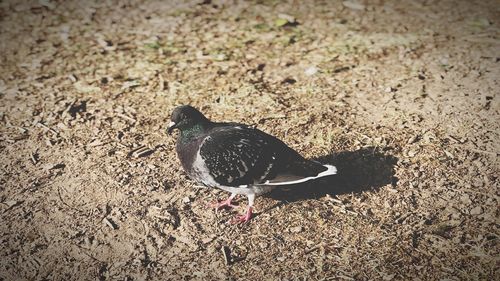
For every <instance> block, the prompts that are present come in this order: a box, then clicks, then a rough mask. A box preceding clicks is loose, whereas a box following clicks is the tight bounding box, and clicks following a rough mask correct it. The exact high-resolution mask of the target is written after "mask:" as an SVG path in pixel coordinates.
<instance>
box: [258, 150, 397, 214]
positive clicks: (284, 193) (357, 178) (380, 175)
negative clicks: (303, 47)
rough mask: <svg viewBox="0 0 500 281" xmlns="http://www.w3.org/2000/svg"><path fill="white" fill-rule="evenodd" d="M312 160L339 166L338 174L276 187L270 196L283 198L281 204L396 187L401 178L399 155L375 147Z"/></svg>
mask: <svg viewBox="0 0 500 281" xmlns="http://www.w3.org/2000/svg"><path fill="white" fill-rule="evenodd" d="M313 160H316V161H319V162H321V163H324V164H330V165H334V166H336V167H337V174H336V175H334V176H329V177H325V178H321V179H317V180H314V181H311V182H307V183H304V184H299V185H291V186H287V187H286V188H279V189H278V188H277V189H275V190H273V191H272V192H271V193H269V194H268V197H271V198H273V199H277V200H280V201H281V203H278V205H283V204H285V203H289V202H296V201H301V200H305V199H318V198H321V197H323V196H325V195H326V194H330V195H341V194H346V193H358V192H362V191H376V190H378V189H379V188H381V187H383V186H385V185H387V184H391V185H393V186H395V185H396V184H397V181H398V179H397V178H396V177H395V165H396V163H397V161H398V158H396V157H395V156H392V155H390V154H388V153H387V152H384V151H382V150H381V149H380V148H376V147H367V148H362V149H359V150H356V151H342V152H338V153H332V154H330V155H326V156H322V157H319V158H316V159H313ZM273 207H277V206H273ZM273 207H271V208H270V209H272V208H273Z"/></svg>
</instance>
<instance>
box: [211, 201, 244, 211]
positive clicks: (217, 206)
mask: <svg viewBox="0 0 500 281" xmlns="http://www.w3.org/2000/svg"><path fill="white" fill-rule="evenodd" d="M209 206H210V208H215V210H216V211H218V210H220V209H225V208H229V209H232V208H236V207H238V206H236V205H233V204H231V199H229V198H228V199H226V200H224V201H221V202H215V203H210V204H209Z"/></svg>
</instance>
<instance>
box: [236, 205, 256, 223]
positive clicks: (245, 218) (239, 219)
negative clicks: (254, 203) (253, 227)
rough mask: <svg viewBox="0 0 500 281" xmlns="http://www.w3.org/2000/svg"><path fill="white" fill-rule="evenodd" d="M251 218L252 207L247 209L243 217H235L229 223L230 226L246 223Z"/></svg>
mask: <svg viewBox="0 0 500 281" xmlns="http://www.w3.org/2000/svg"><path fill="white" fill-rule="evenodd" d="M251 218H252V207H248V209H247V212H246V213H245V214H244V215H238V216H236V217H235V218H234V219H233V220H232V221H231V223H232V224H238V223H247V222H248V221H249V220H250V219H251Z"/></svg>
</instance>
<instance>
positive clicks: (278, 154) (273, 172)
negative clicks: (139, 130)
mask: <svg viewBox="0 0 500 281" xmlns="http://www.w3.org/2000/svg"><path fill="white" fill-rule="evenodd" d="M175 129H177V130H178V131H180V133H179V134H178V136H177V140H176V147H175V150H176V152H177V156H178V158H179V160H180V163H181V165H182V167H183V169H184V171H185V172H186V174H187V175H188V177H189V178H191V179H192V180H194V181H196V182H197V183H198V184H202V185H203V186H205V187H209V188H219V189H222V190H224V191H227V192H230V193H231V195H230V196H229V197H228V198H227V199H226V200H224V201H221V202H217V203H215V204H214V205H213V206H214V207H215V209H216V210H219V209H222V208H234V207H236V206H235V205H233V204H232V201H233V199H234V198H235V197H236V195H245V196H246V197H247V198H248V206H247V208H246V212H245V213H244V214H242V215H238V216H236V218H235V219H234V220H233V222H234V223H246V222H248V221H249V220H250V219H251V217H252V214H253V206H254V201H255V198H256V196H260V195H262V194H264V193H267V192H270V191H271V190H272V189H274V188H276V187H281V186H287V185H292V184H299V183H303V182H306V181H311V180H314V179H318V178H322V177H326V176H331V175H335V174H336V173H337V168H336V167H335V166H333V165H326V164H321V163H319V162H316V161H313V160H307V159H305V158H304V157H302V156H301V155H300V154H299V153H298V152H297V151H295V150H293V149H292V148H290V147H289V146H288V145H286V144H285V143H284V142H283V141H281V140H279V139H278V138H276V137H274V136H272V135H269V134H267V133H265V132H263V131H261V130H259V129H257V128H255V127H253V126H249V125H245V124H241V123H235V122H212V121H211V120H210V119H208V118H207V117H205V115H203V114H202V113H201V112H200V111H199V110H197V109H196V108H194V107H192V106H190V105H181V106H177V107H176V108H174V110H173V111H172V115H171V118H170V123H169V124H168V126H167V133H168V134H169V135H172V133H173V131H174V130H175Z"/></svg>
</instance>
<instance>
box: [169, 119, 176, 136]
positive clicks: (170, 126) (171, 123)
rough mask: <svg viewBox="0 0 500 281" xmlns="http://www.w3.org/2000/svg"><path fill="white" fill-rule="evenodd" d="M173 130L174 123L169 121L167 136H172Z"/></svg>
mask: <svg viewBox="0 0 500 281" xmlns="http://www.w3.org/2000/svg"><path fill="white" fill-rule="evenodd" d="M175 128H177V127H176V126H175V122H173V121H171V122H170V123H168V127H167V133H168V134H169V135H171V134H172V131H173V130H174V129H175Z"/></svg>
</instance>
